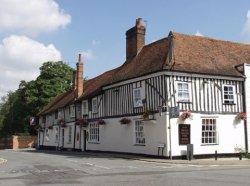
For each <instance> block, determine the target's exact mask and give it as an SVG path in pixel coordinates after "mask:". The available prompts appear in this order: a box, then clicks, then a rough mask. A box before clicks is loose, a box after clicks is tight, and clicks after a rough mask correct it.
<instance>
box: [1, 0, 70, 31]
mask: <svg viewBox="0 0 250 186" xmlns="http://www.w3.org/2000/svg"><path fill="white" fill-rule="evenodd" d="M70 22H71V17H70V15H69V14H66V13H65V12H64V10H62V9H60V7H59V5H58V4H57V3H56V2H55V0H1V6H0V30H14V31H16V30H18V31H22V32H23V33H26V34H38V33H40V32H49V31H53V30H57V29H58V28H60V27H65V26H66V25H67V24H69V23H70Z"/></svg>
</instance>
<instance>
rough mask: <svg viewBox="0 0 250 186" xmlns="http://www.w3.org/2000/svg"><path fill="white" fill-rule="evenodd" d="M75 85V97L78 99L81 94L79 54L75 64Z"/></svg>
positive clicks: (81, 67)
mask: <svg viewBox="0 0 250 186" xmlns="http://www.w3.org/2000/svg"><path fill="white" fill-rule="evenodd" d="M75 84H76V85H75V86H74V89H75V97H76V98H79V97H80V96H81V95H82V94H83V62H82V55H81V54H79V56H78V62H77V63H76V74H75Z"/></svg>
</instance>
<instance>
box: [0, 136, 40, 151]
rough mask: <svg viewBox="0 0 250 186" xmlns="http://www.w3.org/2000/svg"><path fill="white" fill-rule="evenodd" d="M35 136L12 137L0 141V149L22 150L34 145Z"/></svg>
mask: <svg viewBox="0 0 250 186" xmlns="http://www.w3.org/2000/svg"><path fill="white" fill-rule="evenodd" d="M36 142H37V137H36V136H12V137H9V138H4V139H0V149H22V148H29V147H33V146H35V145H36Z"/></svg>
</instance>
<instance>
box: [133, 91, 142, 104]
mask: <svg viewBox="0 0 250 186" xmlns="http://www.w3.org/2000/svg"><path fill="white" fill-rule="evenodd" d="M141 90H142V88H135V89H133V101H134V107H142V106H143V104H142V91H141Z"/></svg>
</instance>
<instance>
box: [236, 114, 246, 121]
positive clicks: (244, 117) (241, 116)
mask: <svg viewBox="0 0 250 186" xmlns="http://www.w3.org/2000/svg"><path fill="white" fill-rule="evenodd" d="M235 119H236V120H238V121H239V120H246V119H247V115H246V113H245V112H239V113H238V114H237V115H236V117H235Z"/></svg>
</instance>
